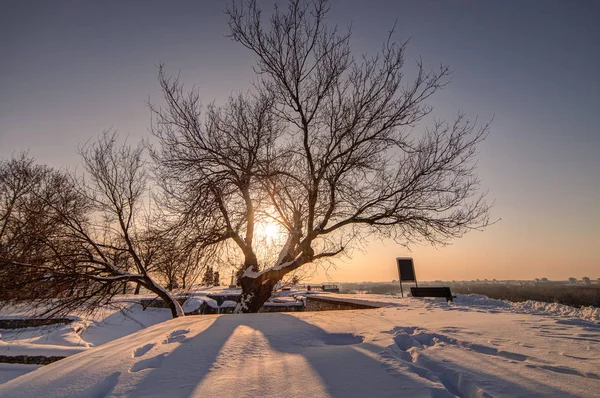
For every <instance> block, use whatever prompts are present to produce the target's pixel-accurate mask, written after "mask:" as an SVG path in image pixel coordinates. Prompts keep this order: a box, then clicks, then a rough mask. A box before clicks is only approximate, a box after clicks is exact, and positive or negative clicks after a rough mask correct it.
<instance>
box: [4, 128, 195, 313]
mask: <svg viewBox="0 0 600 398" xmlns="http://www.w3.org/2000/svg"><path fill="white" fill-rule="evenodd" d="M143 150H144V149H143V147H142V146H137V147H132V146H130V145H126V144H123V145H119V144H118V142H117V135H116V134H114V133H104V134H103V135H101V136H100V137H99V139H98V140H97V141H96V142H93V143H91V144H88V145H87V146H85V147H83V148H82V149H81V156H82V159H83V165H84V168H85V174H84V176H81V177H77V176H74V175H73V174H67V173H64V172H57V171H53V170H50V169H48V168H45V167H40V166H35V165H34V164H33V161H32V160H31V159H29V158H27V157H21V158H18V159H13V160H11V161H9V162H5V163H3V164H2V165H1V166H2V167H1V170H2V176H3V177H2V182H1V183H2V184H3V185H6V186H7V187H9V189H7V190H4V189H3V190H2V192H3V195H5V196H6V197H3V198H2V199H3V206H2V222H3V224H2V225H3V226H4V227H3V231H4V232H3V234H2V240H1V241H0V265H1V268H0V281H1V282H2V287H3V289H2V291H3V293H5V294H6V297H2V299H4V302H7V300H8V302H10V301H11V300H15V299H19V298H27V299H42V298H44V299H48V298H53V300H45V301H44V302H42V301H37V302H34V303H33V305H34V306H35V305H37V304H39V305H40V306H41V307H43V308H41V309H42V311H41V312H42V313H45V314H46V315H59V314H61V315H62V314H66V313H68V312H70V311H74V310H90V311H91V310H94V309H96V308H98V307H99V306H100V305H103V304H109V303H110V302H111V301H112V299H113V297H114V296H115V295H116V294H118V293H121V292H122V291H123V286H124V284H126V283H128V282H129V283H133V284H134V285H138V286H141V287H144V288H146V289H148V290H150V291H152V292H154V293H156V294H157V295H158V296H159V297H160V298H161V299H162V300H164V301H165V302H166V303H167V304H168V305H169V307H170V309H171V312H172V314H173V316H174V317H176V316H182V315H183V310H182V308H181V305H180V304H179V303H178V302H177V300H176V299H175V297H174V296H173V295H172V294H171V293H170V292H168V290H167V289H166V288H165V286H164V285H163V284H161V283H160V279H163V280H166V281H167V284H170V285H171V287H172V284H173V281H174V279H175V278H177V277H180V276H181V275H184V280H188V281H191V280H193V278H194V275H195V272H196V271H195V269H194V268H198V267H199V266H200V264H201V261H200V258H199V257H198V254H197V253H196V252H195V251H194V250H193V249H190V250H185V251H183V250H179V249H180V246H178V244H179V245H182V244H184V242H185V241H181V242H179V243H173V242H172V241H170V240H169V236H168V235H167V234H166V233H165V234H164V235H163V234H161V233H160V231H159V229H157V228H155V224H156V223H155V222H154V220H153V217H152V209H151V205H150V203H149V201H150V197H149V195H148V186H147V182H148V181H147V178H148V174H147V172H146V166H145V161H144V159H143ZM170 261H178V264H177V265H176V269H175V270H170V269H169V266H170V265H172V263H170ZM161 275H162V278H161ZM15 277H16V280H18V281H19V283H17V284H11V283H10V282H9V281H10V280H11V278H15ZM50 288H51V289H50ZM19 291H22V292H24V297H23V296H22V295H21V296H20V295H18V294H15V292H19Z"/></svg>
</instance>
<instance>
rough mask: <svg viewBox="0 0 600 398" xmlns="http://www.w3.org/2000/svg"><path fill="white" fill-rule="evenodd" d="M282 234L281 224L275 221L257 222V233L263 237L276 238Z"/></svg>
mask: <svg viewBox="0 0 600 398" xmlns="http://www.w3.org/2000/svg"><path fill="white" fill-rule="evenodd" d="M281 234H282V231H281V227H280V226H279V224H277V223H275V222H273V221H264V222H259V223H257V224H256V235H257V236H259V237H261V238H266V239H270V240H275V239H277V238H279V237H280V236H281Z"/></svg>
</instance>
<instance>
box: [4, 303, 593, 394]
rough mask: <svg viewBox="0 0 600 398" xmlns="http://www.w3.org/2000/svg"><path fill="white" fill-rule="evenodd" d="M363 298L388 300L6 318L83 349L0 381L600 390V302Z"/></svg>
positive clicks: (38, 342) (159, 390)
mask: <svg viewBox="0 0 600 398" xmlns="http://www.w3.org/2000/svg"><path fill="white" fill-rule="evenodd" d="M330 297H338V298H349V296H348V295H330ZM354 299H358V300H369V301H377V302H379V303H381V304H382V305H385V307H382V308H378V309H372V310H356V311H328V312H300V313H265V314H248V315H205V316H189V317H185V318H180V319H176V320H168V321H167V319H168V318H169V311H168V310H161V309H150V308H149V309H147V310H146V311H142V310H141V307H140V306H138V305H130V306H129V307H128V308H129V310H128V311H125V312H123V311H114V312H112V313H110V314H109V315H108V316H106V317H105V318H104V320H103V321H102V320H100V319H96V320H87V321H79V322H88V323H87V324H85V325H84V326H85V328H83V329H78V327H77V323H75V324H71V325H69V326H62V327H59V328H55V329H54V330H53V331H51V332H49V333H46V334H44V335H41V336H40V335H39V330H37V329H39V328H36V330H37V331H34V330H32V331H29V332H27V330H29V329H27V330H26V331H25V332H21V334H16V333H15V332H8V331H6V330H3V331H2V334H3V337H2V339H3V341H4V342H5V345H10V346H11V349H12V350H15V349H17V348H19V347H18V346H26V345H29V346H28V347H26V348H29V349H30V352H34V351H35V346H40V347H41V346H42V345H43V344H44V341H45V342H46V343H47V345H51V346H53V347H63V348H64V350H65V351H64V352H65V353H66V352H67V350H76V351H77V350H78V351H81V352H79V353H77V354H76V355H72V356H70V357H69V358H66V359H63V360H61V361H58V362H55V363H53V364H51V365H47V366H43V367H35V366H33V367H32V366H31V365H27V366H25V365H6V364H0V365H1V366H0V380H2V377H4V378H5V380H7V379H10V378H12V377H16V378H14V379H12V380H10V381H8V382H6V383H4V384H0V396H2V397H4V396H6V397H38V396H44V397H113V396H115V397H121V396H131V397H188V396H198V397H200V396H206V397H246V396H247V397H256V396H262V397H281V396H285V397H300V396H301V397H308V396H315V397H328V396H332V397H388V396H389V397H392V396H393V397H399V396H400V397H402V396H404V397H418V396H426V397H454V396H461V397H486V396H494V397H495V396H505V397H515V396H519V397H523V396H539V397H548V396H554V397H566V396H579V397H597V396H599V395H600V319H599V317H598V315H599V314H598V309H594V308H587V309H575V308H571V307H566V306H561V305H557V304H545V303H535V302H527V303H519V304H516V303H509V302H506V301H499V300H491V299H488V298H486V297H483V296H462V295H459V296H458V298H457V299H456V300H455V301H454V303H451V304H446V302H445V300H443V299H413V298H404V299H401V298H397V297H386V296H374V295H367V296H355V297H354ZM105 315H106V314H105ZM151 325H153V326H151ZM80 326H81V324H80ZM76 330H78V332H77V331H76ZM36 333H37V334H36ZM129 333H131V334H129ZM122 336H125V337H122ZM93 346H95V347H93ZM0 348H2V347H0ZM19 349H22V347H21V348H19ZM0 355H7V354H6V353H3V354H0ZM29 355H34V354H29ZM32 368H34V369H35V370H34V371H31V372H29V373H26V374H23V373H25V372H28V371H30V370H31V369H32ZM6 369H8V370H6ZM9 373H10V374H9ZM20 374H23V375H22V376H19V375H20ZM17 376H19V377H17ZM0 382H1V381H0Z"/></svg>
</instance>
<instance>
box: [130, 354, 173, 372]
mask: <svg viewBox="0 0 600 398" xmlns="http://www.w3.org/2000/svg"><path fill="white" fill-rule="evenodd" d="M166 356H167V354H166V353H164V354H160V355H157V356H155V357H152V358H148V359H144V360H142V361H139V362H136V363H134V364H133V366H132V367H131V368H129V372H130V373H136V372H139V371H142V370H144V369H157V368H160V367H161V366H162V363H163V361H164V360H165V357H166Z"/></svg>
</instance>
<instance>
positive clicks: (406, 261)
mask: <svg viewBox="0 0 600 398" xmlns="http://www.w3.org/2000/svg"><path fill="white" fill-rule="evenodd" d="M396 264H397V266H398V276H399V278H400V293H401V294H402V297H404V290H403V288H402V281H404V282H415V286H416V287H419V285H417V276H416V274H415V266H414V264H413V259H412V257H397V258H396Z"/></svg>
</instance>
